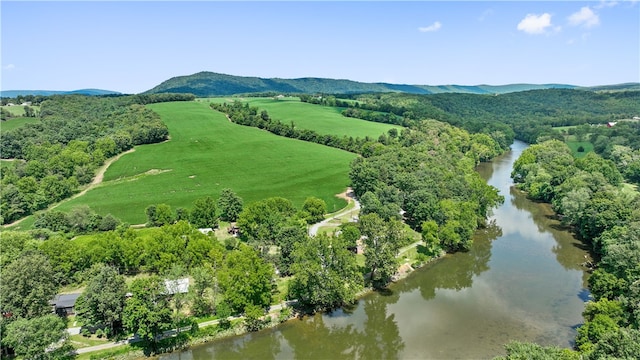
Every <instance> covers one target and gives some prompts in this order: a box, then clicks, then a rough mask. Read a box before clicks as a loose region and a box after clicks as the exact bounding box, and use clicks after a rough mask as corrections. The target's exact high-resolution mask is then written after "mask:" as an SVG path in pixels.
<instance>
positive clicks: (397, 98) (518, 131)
mask: <svg viewBox="0 0 640 360" xmlns="http://www.w3.org/2000/svg"><path fill="white" fill-rule="evenodd" d="M313 98H314V97H313V96H306V97H302V100H303V101H309V102H313V101H310V100H311V99H313ZM316 98H317V97H316ZM341 99H342V101H341ZM344 100H351V101H344ZM354 100H355V102H354ZM336 101H337V102H338V104H339V105H338V106H348V107H349V109H346V110H345V115H346V116H354V117H360V116H358V115H354V113H355V114H358V113H364V114H367V115H368V113H366V112H362V110H373V111H379V112H385V113H390V114H394V115H396V118H395V119H396V120H395V121H394V122H393V123H396V124H404V123H406V122H408V121H411V120H413V121H416V120H418V121H419V120H421V119H435V120H440V121H444V122H447V123H449V124H452V125H454V126H459V127H462V128H463V129H465V130H467V131H469V132H472V133H475V132H484V133H488V134H491V133H493V132H495V131H499V132H502V133H503V136H505V139H504V142H505V143H507V144H510V143H511V142H512V141H513V138H514V137H515V138H517V139H520V140H523V141H525V142H528V143H535V142H536V141H537V139H538V138H540V137H542V136H548V137H551V138H554V137H558V136H559V135H558V133H557V132H556V131H554V130H553V129H552V127H556V126H568V125H581V124H606V123H607V122H610V121H616V120H618V119H631V118H632V117H634V116H638V111H640V110H639V109H638V104H639V103H640V91H619V92H593V91H585V90H571V89H545V90H531V91H521V92H514V93H508V94H500V95H477V94H433V95H411V94H392V93H387V94H359V95H336V96H327V97H323V98H322V100H321V101H319V102H321V103H323V104H331V103H332V102H333V103H334V104H335V103H336ZM352 108H354V109H356V110H353V109H352ZM364 118H365V119H367V117H364ZM371 120H373V121H375V119H371ZM397 121H402V122H397ZM383 122H386V121H383ZM501 143H502V142H501Z"/></svg>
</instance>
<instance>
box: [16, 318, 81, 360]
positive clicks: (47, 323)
mask: <svg viewBox="0 0 640 360" xmlns="http://www.w3.org/2000/svg"><path fill="white" fill-rule="evenodd" d="M68 338H69V334H68V333H67V326H66V324H65V322H64V321H63V320H62V318H60V317H59V316H57V315H52V314H50V315H44V316H40V317H35V318H32V319H18V320H16V321H14V322H12V323H10V324H8V325H7V328H6V334H4V339H3V343H4V344H6V345H8V346H10V347H11V348H12V349H13V350H14V351H15V353H16V355H18V356H21V357H23V358H25V359H66V358H68V359H71V358H72V357H71V356H70V355H69V351H70V350H71V349H72V347H71V345H70V344H69V342H68Z"/></svg>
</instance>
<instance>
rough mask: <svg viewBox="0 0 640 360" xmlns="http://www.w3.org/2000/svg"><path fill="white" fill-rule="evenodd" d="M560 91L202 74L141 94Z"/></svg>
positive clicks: (516, 86) (533, 86)
mask: <svg viewBox="0 0 640 360" xmlns="http://www.w3.org/2000/svg"><path fill="white" fill-rule="evenodd" d="M549 88H563V89H574V88H577V86H574V85H567V84H542V85H538V84H510V85H497V86H496V85H435V86H434V85H407V84H390V83H364V82H358V81H352V80H345V79H326V78H314V77H307V78H298V79H280V78H260V77H250V76H234V75H227V74H219V73H214V72H208V71H203V72H199V73H196V74H193V75H186V76H177V77H173V78H171V79H169V80H166V81H164V82H162V83H161V84H160V85H158V86H156V87H154V88H153V89H150V90H147V91H146V92H145V93H147V94H154V93H168V92H175V93H192V94H194V95H196V96H199V97H206V96H220V95H235V94H250V93H267V92H273V93H288V94H293V93H302V94H317V93H325V94H349V93H378V92H403V93H410V94H438V93H450V92H455V93H470V94H504V93H509V92H515V91H525V90H534V89H549Z"/></svg>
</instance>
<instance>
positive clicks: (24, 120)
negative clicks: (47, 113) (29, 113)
mask: <svg viewBox="0 0 640 360" xmlns="http://www.w3.org/2000/svg"><path fill="white" fill-rule="evenodd" d="M12 107H14V106H10V107H9V108H12ZM23 115H24V112H23ZM37 122H40V119H39V118H33V117H16V118H10V119H9V120H7V121H2V122H0V131H9V130H13V129H17V128H19V127H21V126H23V125H24V124H34V123H37Z"/></svg>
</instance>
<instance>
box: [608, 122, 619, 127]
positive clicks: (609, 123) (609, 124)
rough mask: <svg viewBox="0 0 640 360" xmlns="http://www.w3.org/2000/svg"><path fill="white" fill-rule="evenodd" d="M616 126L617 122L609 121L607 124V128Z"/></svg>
mask: <svg viewBox="0 0 640 360" xmlns="http://www.w3.org/2000/svg"><path fill="white" fill-rule="evenodd" d="M616 124H617V122H616V121H609V122H608V123H607V127H614V126H615V125H616Z"/></svg>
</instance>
